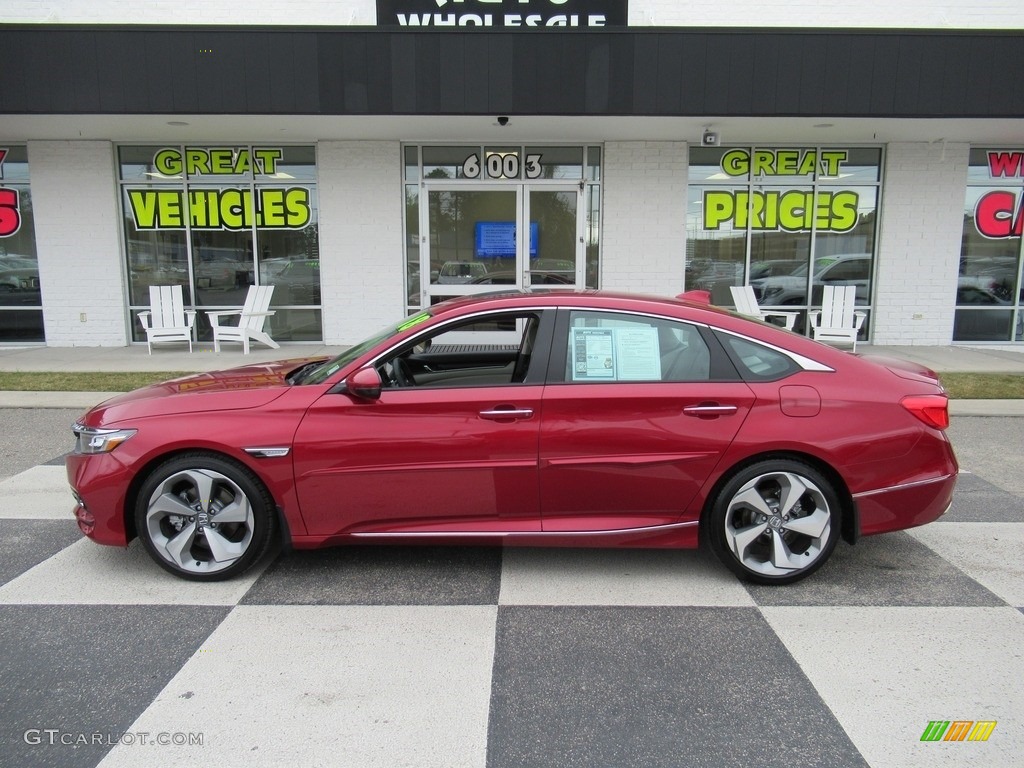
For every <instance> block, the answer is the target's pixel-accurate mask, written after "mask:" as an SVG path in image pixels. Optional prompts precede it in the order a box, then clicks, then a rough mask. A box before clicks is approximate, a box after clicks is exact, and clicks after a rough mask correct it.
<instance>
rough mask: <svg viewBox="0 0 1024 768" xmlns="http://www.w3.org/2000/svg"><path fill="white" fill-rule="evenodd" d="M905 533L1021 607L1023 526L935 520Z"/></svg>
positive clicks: (1023, 592)
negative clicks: (932, 523)
mask: <svg viewBox="0 0 1024 768" xmlns="http://www.w3.org/2000/svg"><path fill="white" fill-rule="evenodd" d="M907 533H909V534H910V535H911V536H913V537H914V538H916V539H917V540H918V541H920V542H921V543H922V544H924V545H925V546H927V547H929V548H930V549H931V550H933V551H934V552H936V553H938V554H939V555H941V556H942V557H944V558H945V559H946V560H948V561H949V562H950V563H952V564H953V565H955V566H956V567H957V568H959V569H960V570H961V571H963V572H964V573H966V574H967V575H968V576H970V577H971V578H972V579H974V580H975V581H977V582H978V583H979V584H981V585H982V586H984V587H986V588H987V589H988V590H990V591H991V592H993V593H994V594H996V595H998V596H999V597H1001V598H1002V599H1003V600H1005V601H1006V602H1008V603H1009V604H1010V605H1014V606H1017V607H1024V555H1022V554H1021V553H1022V552H1024V525H1021V524H1020V523H937V524H935V525H925V526H922V527H920V528H913V529H911V530H909V531H907Z"/></svg>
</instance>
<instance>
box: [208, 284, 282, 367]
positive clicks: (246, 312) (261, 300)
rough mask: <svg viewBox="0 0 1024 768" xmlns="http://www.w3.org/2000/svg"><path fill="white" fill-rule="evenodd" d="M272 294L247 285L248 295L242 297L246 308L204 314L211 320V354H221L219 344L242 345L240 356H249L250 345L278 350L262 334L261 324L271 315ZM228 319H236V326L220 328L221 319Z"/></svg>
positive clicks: (269, 287)
mask: <svg viewBox="0 0 1024 768" xmlns="http://www.w3.org/2000/svg"><path fill="white" fill-rule="evenodd" d="M273 294H274V286H272V285H250V286H249V293H248V294H246V296H245V306H244V307H242V308H241V309H227V310H220V311H217V312H207V313H206V314H207V315H209V316H210V327H211V328H212V329H213V350H214V352H220V343H221V342H222V341H237V342H241V344H242V352H243V353H244V354H246V355H248V354H249V342H250V341H258V342H260V343H261V344H266V345H267V346H268V347H270V348H271V349H277V348H278V347H280V346H281V345H280V344H278V343H277V342H276V341H274V340H273V339H272V338H270V334H268V333H267V332H266V331H264V330H263V323H264V322H266V319H267V318H268V317H270V316H271V315H272V314H274V310H272V309H268V307H270V298H271V296H273ZM229 315H238V324H237V325H221V324H220V319H221V318H222V317H227V316H229Z"/></svg>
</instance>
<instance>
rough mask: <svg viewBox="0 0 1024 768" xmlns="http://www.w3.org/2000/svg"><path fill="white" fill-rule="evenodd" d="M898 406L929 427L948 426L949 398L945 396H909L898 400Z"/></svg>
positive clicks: (940, 427)
mask: <svg viewBox="0 0 1024 768" xmlns="http://www.w3.org/2000/svg"><path fill="white" fill-rule="evenodd" d="M900 405H902V406H903V407H904V408H906V409H907V410H908V411H910V412H911V413H912V414H914V415H915V416H916V417H917V418H919V419H920V420H921V421H923V422H924V423H925V424H927V425H928V426H929V427H935V428H936V429H946V428H947V427H948V426H949V398H947V397H946V396H945V395H910V396H908V397H904V398H903V399H902V400H900Z"/></svg>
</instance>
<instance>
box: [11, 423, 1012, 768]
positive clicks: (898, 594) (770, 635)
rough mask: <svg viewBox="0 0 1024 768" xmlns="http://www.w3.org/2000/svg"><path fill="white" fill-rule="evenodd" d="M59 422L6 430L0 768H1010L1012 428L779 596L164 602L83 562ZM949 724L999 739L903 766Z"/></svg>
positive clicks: (620, 569) (419, 554) (501, 582)
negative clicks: (920, 520)
mask: <svg viewBox="0 0 1024 768" xmlns="http://www.w3.org/2000/svg"><path fill="white" fill-rule="evenodd" d="M79 415H80V411H78V410H71V409H63V410H49V409H47V410H35V409H24V410H16V409H0V430H2V432H3V434H4V435H5V436H6V437H7V440H5V441H4V443H3V447H2V449H0V452H2V454H0V455H2V463H0V483H2V484H3V486H4V487H3V488H2V489H0V490H2V491H3V492H2V493H0V499H2V502H3V503H2V504H0V648H3V649H4V653H2V654H0V766H6V765H11V766H15V765H17V766H19V768H32V766H45V767H46V768H60V767H61V766H66V767H67V768H94V767H95V766H99V768H117V767H118V766H125V768H131V767H133V766H136V765H161V766H162V765H167V766H170V765H196V764H216V765H224V766H242V765H244V766H248V768H262V767H263V766H267V767H268V768H272V767H274V766H279V765H285V764H287V765H310V766H344V767H345V768H348V767H349V766H351V767H352V768H393V766H395V765H409V766H422V767H423V768H427V767H430V768H442V767H443V768H453V766H462V765H464V766H467V768H468V767H470V766H472V768H484V767H485V766H486V767H487V768H523V767H524V766H537V767H538V768H540V767H541V766H550V765H558V766H560V767H561V768H575V767H576V766H579V768H590V766H595V765H614V766H616V768H632V767H635V768H651V766H657V765H661V766H679V765H688V766H708V767H709V768H734V767H739V766H748V765H753V764H757V765H762V766H775V765H778V766H786V767H787V768H794V767H799V766H808V768H810V767H811V766H821V765H828V766H834V767H835V768H844V767H845V766H851V767H852V766H870V767H871V768H918V767H919V768H925V767H926V766H927V767H928V768H947V767H948V768H960V766H963V765H985V766H991V767H992V768H1001V767H1002V766H1005V767H1006V768H1009V767H1010V766H1018V765H1020V755H1021V754H1024V691H1022V689H1021V687H1020V680H1021V679H1024V657H1022V656H1021V654H1020V650H1019V649H1020V648H1021V642H1022V638H1024V615H1022V614H1024V587H1022V584H1024V570H1022V568H1021V565H1020V551H1021V548H1022V546H1024V538H1022V536H1021V531H1022V530H1024V529H1022V527H1021V525H1020V523H1022V522H1024V479H1022V477H1021V471H1020V467H1021V466H1022V465H1024V462H1022V460H1024V419H1022V418H988V417H954V420H953V425H952V427H951V429H950V434H951V437H952V439H953V443H954V446H955V447H956V450H957V453H958V455H959V457H960V461H961V467H962V470H963V471H964V473H965V474H964V475H963V476H962V478H961V483H960V485H959V486H958V488H957V496H956V499H955V501H954V509H953V510H951V512H950V514H948V515H946V516H945V517H944V518H943V519H942V521H940V522H937V523H935V524H932V525H927V526H922V527H921V528H917V529H913V530H911V531H901V532H895V533H891V534H886V535H883V536H874V537H870V538H867V539H864V540H862V541H861V542H859V543H858V545H857V546H855V547H851V546H848V545H846V544H843V543H841V544H840V546H839V547H837V550H836V552H835V554H834V555H833V557H832V558H831V559H830V561H829V563H827V564H826V565H825V567H824V568H822V569H821V571H819V572H818V573H816V574H815V575H814V576H813V577H812V578H810V579H808V580H807V581H805V582H801V583H800V584H795V585H791V586H788V587H784V588H770V587H757V586H754V585H745V584H742V583H741V582H739V581H737V580H736V579H735V578H733V577H732V575H731V574H729V573H727V572H726V571H725V569H724V568H722V567H721V566H720V565H719V564H718V563H717V562H716V561H715V560H714V558H713V556H710V555H709V554H708V553H704V552H676V551H656V550H655V551H642V550H560V549H548V550H540V549H530V548H527V549H516V548H508V549H502V548H498V547H462V548H455V547H431V546H427V547H343V548H337V549H335V550H322V551H313V552H293V553H291V554H290V555H289V556H287V557H281V558H276V559H270V558H268V562H265V563H262V564H260V565H259V566H258V567H256V568H254V569H253V570H252V571H250V572H249V573H248V574H246V575H244V576H242V577H240V578H237V579H233V580H231V581H228V582H220V583H216V584H194V583H190V582H185V581H181V580H178V579H174V578H172V577H170V576H168V575H167V574H166V573H164V572H163V571H162V570H160V569H159V568H158V567H157V566H155V565H154V564H153V563H152V562H151V561H150V560H149V559H148V557H147V556H146V554H145V552H144V551H143V549H142V548H141V547H140V546H139V545H138V543H137V542H136V543H135V544H134V545H133V546H131V547H129V548H128V549H127V550H122V549H114V548H107V547H98V546H96V545H94V544H93V543H91V542H88V541H83V540H82V537H81V535H80V534H79V533H78V531H77V529H76V528H75V525H74V523H73V521H72V520H71V517H70V510H71V506H72V500H71V494H70V492H68V491H67V484H66V479H65V478H64V477H63V472H62V470H61V467H60V465H61V464H62V463H63V462H62V456H63V454H65V453H66V452H67V451H68V450H70V448H71V441H72V438H71V432H70V425H71V423H72V422H73V421H74V420H75V419H76V418H77V417H78V416H79ZM46 465H50V466H46ZM12 475H17V477H11V476H12ZM9 477H11V479H10V480H9V481H5V480H4V478H9ZM112 649H113V650H112ZM953 720H956V721H957V722H958V723H960V722H961V721H964V722H966V721H968V720H969V721H971V723H974V722H977V723H980V724H984V725H986V726H987V727H988V728H989V730H990V732H991V739H986V740H983V741H972V742H970V743H968V742H964V743H952V744H951V743H941V744H934V743H926V742H923V741H922V731H924V732H928V729H930V728H931V727H932V725H933V724H934V723H936V722H939V723H941V722H943V721H953ZM992 729H994V731H993V730H992ZM161 737H163V738H164V739H165V740H164V741H160V738H161Z"/></svg>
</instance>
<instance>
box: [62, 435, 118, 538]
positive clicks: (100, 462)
mask: <svg viewBox="0 0 1024 768" xmlns="http://www.w3.org/2000/svg"><path fill="white" fill-rule="evenodd" d="M65 466H66V468H67V474H68V482H69V483H70V484H71V492H72V493H73V494H74V496H75V500H76V501H77V502H78V503H77V504H76V505H75V508H74V509H73V511H72V512H73V514H74V516H75V519H76V520H77V522H78V527H79V529H80V530H81V531H82V533H83V534H85V535H86V536H88V537H89V538H90V539H92V540H93V541H95V542H97V543H98V544H107V545H109V546H114V547H127V546H128V542H129V541H130V540H131V538H132V537H131V536H130V535H129V533H128V529H127V526H126V520H125V499H126V494H127V490H128V485H129V483H130V481H131V477H130V476H129V474H128V470H127V469H126V468H125V467H124V466H123V465H122V464H121V463H120V462H119V461H117V459H115V458H114V456H113V454H96V455H91V456H85V455H82V454H77V453H73V454H70V455H69V456H68V457H67V459H66V462H65Z"/></svg>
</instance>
